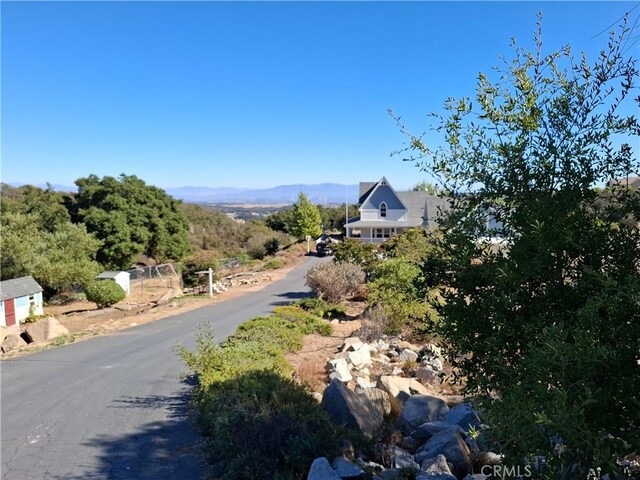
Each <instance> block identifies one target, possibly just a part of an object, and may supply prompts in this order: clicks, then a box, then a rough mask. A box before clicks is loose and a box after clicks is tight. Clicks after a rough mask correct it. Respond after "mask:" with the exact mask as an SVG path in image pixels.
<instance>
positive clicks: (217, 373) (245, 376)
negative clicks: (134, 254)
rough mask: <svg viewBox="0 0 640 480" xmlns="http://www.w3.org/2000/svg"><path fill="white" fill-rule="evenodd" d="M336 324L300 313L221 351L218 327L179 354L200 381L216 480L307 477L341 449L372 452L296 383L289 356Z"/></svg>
mask: <svg viewBox="0 0 640 480" xmlns="http://www.w3.org/2000/svg"><path fill="white" fill-rule="evenodd" d="M327 328H328V330H329V332H330V329H331V327H330V325H329V324H327V323H326V322H324V321H322V320H321V319H319V318H318V317H315V316H314V315H312V314H310V313H309V312H305V311H304V310H302V309H301V308H299V307H294V306H288V307H278V308H276V314H275V315H272V316H270V317H257V318H253V319H251V320H249V321H248V322H246V323H244V324H242V325H241V326H240V327H239V328H238V330H237V331H236V333H234V334H233V335H232V336H231V337H229V338H228V339H227V340H226V341H225V342H223V343H222V344H221V345H218V344H217V342H216V341H215V338H214V336H213V332H212V331H211V329H210V328H208V327H204V328H200V329H198V331H197V332H196V351H195V352H193V351H190V350H187V349H186V348H184V347H181V346H178V347H176V350H177V351H178V353H179V354H180V356H181V357H182V359H183V360H184V362H185V363H186V364H187V365H188V366H189V367H190V369H191V370H192V371H193V373H194V374H196V376H197V379H198V386H197V388H196V395H195V401H196V403H197V405H198V411H199V415H198V423H199V425H200V428H201V431H202V433H203V435H204V437H205V438H206V446H205V450H206V453H207V457H208V458H209V461H210V463H211V466H212V470H213V472H212V473H213V475H214V476H215V477H216V478H223V479H231V480H235V479H238V480H240V479H247V478H273V479H282V480H287V479H291V480H293V479H298V478H303V477H304V476H305V475H306V474H307V471H308V469H309V465H310V464H311V462H312V461H313V459H314V458H316V457H317V456H322V455H324V456H328V457H333V456H336V455H338V454H339V452H338V442H339V440H341V439H345V438H346V439H349V440H351V441H353V442H354V443H355V444H356V445H359V446H362V445H366V441H365V440H364V439H363V438H362V437H361V436H359V435H357V434H354V433H353V432H350V431H347V430H345V429H343V428H341V427H336V426H335V425H333V424H332V423H331V421H330V420H329V418H328V416H327V414H326V413H325V412H324V410H322V408H321V407H320V406H319V405H318V404H317V403H316V401H315V400H314V399H313V398H312V397H311V396H310V395H309V394H308V392H307V391H306V390H305V388H304V387H302V386H300V385H297V384H296V383H295V382H293V381H292V380H291V379H290V378H286V377H289V376H290V374H291V367H290V366H289V364H288V363H287V362H286V360H285V357H284V355H285V353H286V352H290V351H294V350H296V349H298V348H300V346H301V345H302V338H303V336H304V334H305V333H309V332H323V331H326V330H327Z"/></svg>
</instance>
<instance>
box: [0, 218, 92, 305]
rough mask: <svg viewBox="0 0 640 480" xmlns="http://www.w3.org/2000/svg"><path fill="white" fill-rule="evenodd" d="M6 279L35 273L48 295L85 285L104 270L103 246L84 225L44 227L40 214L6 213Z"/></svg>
mask: <svg viewBox="0 0 640 480" xmlns="http://www.w3.org/2000/svg"><path fill="white" fill-rule="evenodd" d="M0 224H1V228H2V256H1V259H2V260H1V268H2V269H1V273H2V279H3V280H4V279H10V278H18V277H22V276H25V275H31V276H32V277H33V278H34V279H35V280H36V281H37V282H38V283H39V284H40V285H41V286H42V288H44V289H45V291H46V292H47V294H52V293H57V292H60V291H64V290H69V289H72V288H75V287H81V286H84V285H86V284H87V283H89V282H91V281H92V280H93V278H94V277H95V276H96V275H97V274H98V273H99V272H100V266H99V265H98V263H97V262H96V261H95V255H96V252H97V250H98V248H99V246H100V242H99V241H97V240H96V239H95V238H94V237H93V236H92V235H90V234H89V233H87V231H86V229H85V228H84V226H83V225H73V224H71V223H70V222H66V223H61V224H59V225H57V226H56V227H55V230H54V231H47V230H43V229H42V217H40V216H38V215H37V214H36V213H29V214H24V213H12V212H4V211H3V212H2V215H0Z"/></svg>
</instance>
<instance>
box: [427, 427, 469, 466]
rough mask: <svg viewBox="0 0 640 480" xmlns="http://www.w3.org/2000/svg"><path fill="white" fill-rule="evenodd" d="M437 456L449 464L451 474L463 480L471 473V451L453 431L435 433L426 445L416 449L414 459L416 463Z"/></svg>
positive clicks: (460, 436)
mask: <svg viewBox="0 0 640 480" xmlns="http://www.w3.org/2000/svg"><path fill="white" fill-rule="evenodd" d="M438 455H444V457H445V458H446V459H447V462H448V463H450V464H451V465H452V466H453V468H452V473H453V474H454V475H455V476H456V477H459V478H463V477H464V476H465V475H467V474H468V473H471V451H470V450H469V447H467V444H466V443H464V440H463V438H462V435H460V434H459V433H458V432H457V431H456V430H455V429H446V430H442V431H440V432H438V433H436V434H435V435H434V436H433V437H431V438H430V439H429V440H428V441H427V443H425V444H424V445H423V446H422V447H420V448H419V449H418V452H417V453H416V455H415V459H416V461H417V462H418V463H422V462H423V461H424V460H426V459H428V458H432V457H436V456H438Z"/></svg>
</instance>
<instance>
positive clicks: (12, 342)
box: [0, 317, 69, 353]
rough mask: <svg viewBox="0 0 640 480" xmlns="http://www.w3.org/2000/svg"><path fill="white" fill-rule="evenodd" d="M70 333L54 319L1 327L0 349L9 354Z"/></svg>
mask: <svg viewBox="0 0 640 480" xmlns="http://www.w3.org/2000/svg"><path fill="white" fill-rule="evenodd" d="M68 333H69V330H67V328H66V327H65V326H64V325H61V324H60V322H58V320H56V319H55V318H54V317H46V318H43V319H42V320H38V321H37V322H33V323H27V324H23V325H11V326H9V327H0V343H1V346H0V348H1V349H2V352H3V353H7V352H11V351H13V350H17V349H19V348H22V347H26V346H27V345H29V344H32V343H40V344H41V343H46V342H48V341H49V340H53V339H54V338H57V337H59V336H61V335H66V334H68Z"/></svg>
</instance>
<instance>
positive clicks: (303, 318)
mask: <svg viewBox="0 0 640 480" xmlns="http://www.w3.org/2000/svg"><path fill="white" fill-rule="evenodd" d="M273 313H274V314H275V315H277V316H278V317H280V318H283V319H285V320H288V321H289V322H293V323H294V324H295V325H296V328H298V329H299V330H300V331H301V332H302V333H303V334H305V335H309V334H311V333H319V334H320V335H323V336H325V337H328V336H329V335H331V334H332V333H333V329H332V328H331V325H330V324H328V323H327V322H325V321H324V320H322V319H321V318H318V317H317V316H315V315H313V314H312V313H309V312H306V311H305V310H303V309H302V308H300V307H298V306H295V305H284V306H281V307H276V308H275V309H274V310H273Z"/></svg>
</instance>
